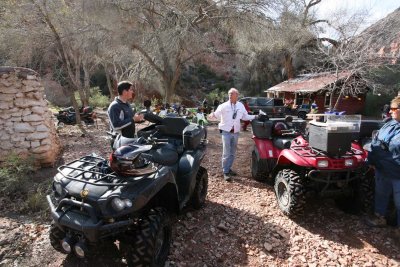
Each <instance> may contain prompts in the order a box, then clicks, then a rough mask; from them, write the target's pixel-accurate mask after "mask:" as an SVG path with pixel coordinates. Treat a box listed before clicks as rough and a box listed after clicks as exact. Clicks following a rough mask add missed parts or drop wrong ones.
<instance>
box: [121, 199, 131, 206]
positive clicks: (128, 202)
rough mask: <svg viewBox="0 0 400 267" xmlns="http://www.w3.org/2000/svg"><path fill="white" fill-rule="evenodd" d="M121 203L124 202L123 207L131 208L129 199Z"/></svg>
mask: <svg viewBox="0 0 400 267" xmlns="http://www.w3.org/2000/svg"><path fill="white" fill-rule="evenodd" d="M123 201H124V203H125V207H126V208H130V207H132V200H130V199H124V200H123Z"/></svg>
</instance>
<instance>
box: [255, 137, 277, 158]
mask: <svg viewBox="0 0 400 267" xmlns="http://www.w3.org/2000/svg"><path fill="white" fill-rule="evenodd" d="M254 143H255V148H256V149H255V151H257V152H256V153H257V154H258V157H259V159H271V158H275V159H276V158H278V156H279V153H280V150H279V149H277V148H275V147H274V145H273V142H272V140H270V139H258V138H254Z"/></svg>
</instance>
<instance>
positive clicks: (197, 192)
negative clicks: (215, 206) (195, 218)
mask: <svg viewBox="0 0 400 267" xmlns="http://www.w3.org/2000/svg"><path fill="white" fill-rule="evenodd" d="M207 190H208V173H207V170H206V169H205V168H203V167H202V166H200V168H199V170H198V172H197V175H196V186H195V188H194V191H193V194H192V197H191V200H190V202H191V204H192V207H193V208H195V209H200V208H201V207H203V206H204V203H205V202H206V197H207Z"/></svg>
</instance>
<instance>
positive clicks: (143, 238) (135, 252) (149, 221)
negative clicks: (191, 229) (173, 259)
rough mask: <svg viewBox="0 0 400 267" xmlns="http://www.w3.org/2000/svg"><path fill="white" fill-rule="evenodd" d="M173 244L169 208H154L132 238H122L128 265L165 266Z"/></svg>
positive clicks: (122, 248)
mask: <svg viewBox="0 0 400 267" xmlns="http://www.w3.org/2000/svg"><path fill="white" fill-rule="evenodd" d="M170 245H171V222H170V218H169V216H168V213H167V210H166V209H164V208H156V209H152V210H151V211H150V212H149V213H148V214H147V216H146V217H145V218H143V220H142V221H141V222H140V223H139V227H138V229H137V231H136V233H134V234H133V235H132V236H131V238H127V239H125V240H121V250H122V251H123V254H124V256H125V257H126V260H127V262H128V266H142V267H145V266H164V263H165V261H166V260H167V257H168V253H169V249H170Z"/></svg>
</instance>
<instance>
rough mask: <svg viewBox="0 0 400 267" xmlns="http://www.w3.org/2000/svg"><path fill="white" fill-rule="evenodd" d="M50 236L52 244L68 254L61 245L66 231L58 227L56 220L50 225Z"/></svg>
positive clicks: (56, 248)
mask: <svg viewBox="0 0 400 267" xmlns="http://www.w3.org/2000/svg"><path fill="white" fill-rule="evenodd" d="M49 237H50V244H51V246H52V247H53V248H54V249H55V250H57V251H59V252H61V253H64V254H68V253H66V252H65V251H64V249H63V248H62V246H61V240H63V239H64V237H65V233H64V232H63V231H61V229H60V228H58V227H57V226H56V225H55V224H54V222H52V223H51V225H50V231H49Z"/></svg>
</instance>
